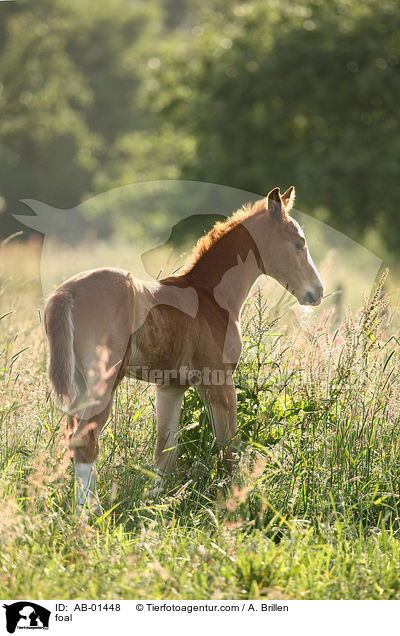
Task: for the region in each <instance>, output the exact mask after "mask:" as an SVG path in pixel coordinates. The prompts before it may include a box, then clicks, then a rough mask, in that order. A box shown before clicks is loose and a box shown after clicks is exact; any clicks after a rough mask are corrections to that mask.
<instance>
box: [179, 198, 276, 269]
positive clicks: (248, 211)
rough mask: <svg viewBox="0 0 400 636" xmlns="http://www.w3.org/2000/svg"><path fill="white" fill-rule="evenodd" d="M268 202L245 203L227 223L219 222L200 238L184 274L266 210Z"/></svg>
mask: <svg viewBox="0 0 400 636" xmlns="http://www.w3.org/2000/svg"><path fill="white" fill-rule="evenodd" d="M265 208H266V200H265V199H261V200H259V201H256V202H255V203H245V204H244V205H242V207H241V208H239V209H238V210H236V212H234V213H233V214H232V215H231V216H229V217H228V218H227V219H226V220H225V221H218V222H217V223H216V224H215V225H214V227H213V228H211V230H210V231H209V232H208V233H207V234H205V235H204V236H202V237H201V238H199V240H198V241H197V243H196V245H195V246H194V248H193V251H192V255H191V257H190V259H189V261H188V262H187V263H186V265H185V267H184V269H183V271H182V273H183V274H186V273H188V272H189V271H190V270H191V269H193V267H194V266H195V265H196V263H198V262H199V260H200V259H201V258H203V256H204V255H205V254H206V253H207V252H209V251H210V249H211V248H212V247H213V246H214V245H215V244H216V243H217V242H218V241H219V240H220V239H221V238H222V237H223V236H225V235H226V234H228V233H229V232H230V231H231V230H233V229H234V228H235V227H237V226H238V225H240V224H241V223H242V222H243V221H244V220H245V219H247V218H248V217H249V216H252V215H253V214H256V213H257V212H260V211H261V210H265Z"/></svg>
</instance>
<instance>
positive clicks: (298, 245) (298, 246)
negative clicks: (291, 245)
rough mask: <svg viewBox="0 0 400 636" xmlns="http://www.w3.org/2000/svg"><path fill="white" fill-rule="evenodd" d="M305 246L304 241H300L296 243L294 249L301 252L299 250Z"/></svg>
mask: <svg viewBox="0 0 400 636" xmlns="http://www.w3.org/2000/svg"><path fill="white" fill-rule="evenodd" d="M304 246H305V242H304V241H303V242H301V243H296V250H299V252H301V250H303V249H304Z"/></svg>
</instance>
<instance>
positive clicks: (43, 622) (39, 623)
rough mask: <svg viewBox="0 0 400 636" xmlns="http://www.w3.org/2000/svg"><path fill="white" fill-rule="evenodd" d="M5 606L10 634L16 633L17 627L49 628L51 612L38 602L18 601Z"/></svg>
mask: <svg viewBox="0 0 400 636" xmlns="http://www.w3.org/2000/svg"><path fill="white" fill-rule="evenodd" d="M3 607H4V608H5V610H6V627H7V631H8V633H9V634H14V632H15V630H16V629H49V619H50V614H51V612H50V611H49V610H48V609H46V608H45V607H42V606H41V605H37V603H32V601H17V602H16V603H11V605H3Z"/></svg>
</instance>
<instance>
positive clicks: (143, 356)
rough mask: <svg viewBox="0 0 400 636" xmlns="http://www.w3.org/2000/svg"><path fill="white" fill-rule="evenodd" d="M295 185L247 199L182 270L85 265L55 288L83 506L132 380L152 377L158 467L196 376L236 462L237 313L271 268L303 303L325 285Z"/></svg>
mask: <svg viewBox="0 0 400 636" xmlns="http://www.w3.org/2000/svg"><path fill="white" fill-rule="evenodd" d="M294 196H295V192H294V188H293V187H291V188H289V189H288V190H287V191H286V192H285V193H284V194H283V195H281V194H280V191H279V188H275V189H274V190H272V191H271V192H270V193H269V194H268V196H267V197H266V198H265V199H262V200H260V201H257V202H256V203H255V204H254V205H250V204H249V205H247V206H244V207H243V208H242V209H241V210H239V211H237V212H236V213H235V214H234V215H233V216H232V217H230V218H229V219H227V220H226V221H225V222H223V223H217V224H216V225H215V226H214V228H213V229H212V230H211V231H210V232H209V233H208V234H207V235H206V236H204V237H203V238H201V239H200V240H199V242H198V243H197V245H196V247H195V249H194V252H193V256H192V259H191V261H190V262H189V264H188V265H187V266H186V268H185V269H184V270H183V272H182V273H180V274H178V275H175V276H169V277H167V278H164V279H161V280H160V281H158V282H143V281H140V280H137V279H135V278H133V276H132V275H131V274H130V273H129V272H127V271H124V270H120V269H113V268H107V269H97V270H93V271H89V272H83V273H81V274H78V275H77V276H74V277H73V278H71V279H69V280H68V281H66V282H65V283H63V284H62V285H61V286H60V287H59V288H58V289H57V290H56V291H55V292H54V294H53V295H52V296H51V297H50V299H49V300H48V302H47V305H46V309H45V325H46V331H47V337H48V340H49V348H50V369H49V375H50V379H51V382H52V384H53V387H54V390H55V393H56V395H57V398H58V400H59V402H60V403H61V404H62V405H63V406H64V408H66V409H67V410H68V412H69V414H70V418H71V419H72V420H73V422H74V423H75V432H74V434H73V436H72V438H71V440H70V448H71V449H73V451H74V462H75V477H76V481H77V510H78V512H79V511H81V510H82V507H83V506H84V505H85V504H87V505H88V507H89V508H90V509H92V510H95V509H99V508H100V506H99V501H98V497H97V493H96V487H95V477H96V472H95V470H96V468H95V467H96V459H97V456H98V453H99V437H100V433H101V431H102V429H103V428H104V426H105V424H106V422H107V419H108V416H109V414H110V410H111V406H112V402H113V396H114V392H115V389H116V388H117V386H118V384H119V382H120V381H121V380H122V378H123V377H124V376H125V375H127V376H130V377H134V378H138V379H142V380H146V381H148V382H153V383H155V384H156V413H157V443H156V449H155V464H156V471H157V473H158V474H159V475H160V481H159V483H158V486H159V487H160V486H161V479H162V476H164V475H166V474H168V473H169V472H170V471H171V470H172V469H173V467H174V464H175V461H176V454H177V449H176V446H177V441H176V438H177V432H178V424H179V416H180V410H181V405H182V400H183V396H184V393H185V391H186V390H187V388H188V387H189V386H190V385H196V386H197V388H198V390H199V392H200V395H201V396H203V397H204V399H205V400H206V402H207V404H208V405H209V406H210V413H211V419H212V424H213V429H214V434H215V437H216V439H217V442H218V444H219V445H220V446H221V447H224V449H225V455H224V461H225V465H226V466H227V468H228V469H230V468H231V466H232V461H233V456H232V451H233V450H234V447H235V443H236V433H237V422H236V393H235V387H234V385H233V381H232V374H233V372H234V370H235V368H236V365H237V363H238V361H239V357H240V354H241V348H242V342H241V332H240V311H241V308H242V306H243V303H244V302H245V300H246V298H247V295H248V294H249V291H250V289H251V287H252V285H253V283H254V282H255V280H256V279H257V278H258V276H260V274H267V275H269V276H272V277H273V278H274V279H275V280H277V281H278V282H279V283H280V284H281V285H283V287H285V288H286V289H288V290H289V291H290V292H291V293H292V294H293V295H294V296H295V297H296V298H297V299H298V301H299V302H300V303H301V304H303V305H319V304H320V302H321V300H322V295H323V286H322V283H321V279H320V277H319V275H318V272H317V270H316V268H315V266H314V264H313V262H312V260H311V257H310V255H309V252H308V248H307V245H306V241H305V238H304V234H303V232H302V230H301V229H300V226H299V225H298V223H297V222H296V221H295V220H293V219H292V218H291V217H290V216H289V212H290V210H291V208H292V206H293V203H294Z"/></svg>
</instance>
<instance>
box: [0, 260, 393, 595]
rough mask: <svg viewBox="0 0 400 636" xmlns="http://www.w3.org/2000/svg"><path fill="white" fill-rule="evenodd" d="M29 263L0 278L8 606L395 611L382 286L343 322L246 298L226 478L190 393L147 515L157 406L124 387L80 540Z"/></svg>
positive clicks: (2, 582)
mask: <svg viewBox="0 0 400 636" xmlns="http://www.w3.org/2000/svg"><path fill="white" fill-rule="evenodd" d="M26 250H28V248H26ZM24 254H25V259H26V260H25V261H24V260H23V259H22V258H20V257H21V254H19V258H18V262H17V259H16V260H15V263H14V265H15V269H14V273H13V274H12V275H11V274H10V275H8V274H7V275H6V274H5V273H4V271H1V272H0V284H1V287H2V295H1V296H0V302H1V310H0V316H2V315H3V314H6V313H7V312H8V311H11V310H12V311H13V313H11V314H8V315H7V316H4V317H3V318H1V319H0V488H1V491H2V492H1V498H2V506H3V510H2V515H1V516H0V594H1V596H2V597H3V598H6V597H7V598H37V599H41V598H42V599H45V598H60V599H63V598H101V599H107V598H114V599H115V598H153V599H157V598H165V599H196V598H197V599H210V598H213V599H232V598H242V599H247V598H250V599H254V598H288V599H290V598H295V599H297V598H300V599H341V598H346V599H369V598H374V599H397V598H400V576H399V562H400V542H399V538H398V537H399V530H400V523H399V519H400V515H399V496H400V442H399V436H398V424H399V410H400V409H399V406H400V390H399V386H400V385H399V342H398V340H397V339H396V337H395V334H396V333H398V329H397V327H396V320H397V318H396V312H395V307H394V306H393V303H391V304H389V305H388V306H386V301H385V298H384V296H383V295H382V291H381V289H380V288H379V289H378V291H377V293H376V295H375V296H374V297H373V298H372V299H369V300H368V301H367V300H366V301H365V303H364V306H363V307H362V308H361V309H360V311H359V312H358V313H357V314H355V315H351V314H350V313H347V315H346V316H345V318H344V320H343V322H340V324H338V319H337V318H336V317H335V315H334V314H328V313H326V312H324V311H323V310H322V312H320V313H319V314H317V313H316V314H315V316H314V317H311V318H310V317H309V318H307V324H306V326H304V325H302V326H300V325H299V324H298V323H296V321H293V319H290V320H289V316H288V315H287V314H285V315H283V316H281V317H279V316H277V315H275V314H274V315H272V314H271V312H270V311H269V306H268V304H267V302H266V301H265V299H263V297H262V296H261V295H260V294H259V293H256V294H255V295H254V296H253V297H252V298H251V299H250V301H249V303H248V305H247V307H246V309H245V312H244V316H243V336H244V352H243V356H242V360H241V364H240V368H239V369H238V372H237V374H236V383H237V387H238V416H239V428H240V439H241V442H240V456H239V460H238V467H237V470H236V472H235V474H234V476H233V479H232V480H230V479H229V477H228V475H227V474H226V473H225V472H224V470H223V467H222V461H221V457H220V454H219V452H218V450H217V449H216V447H215V444H214V442H213V438H212V435H211V431H210V425H209V423H208V421H207V416H206V409H205V408H204V406H203V405H202V404H201V402H200V400H199V398H198V396H197V394H196V392H195V390H191V391H189V392H188V393H187V396H186V398H185V402H184V407H183V413H182V419H181V429H182V432H181V436H180V439H179V446H180V456H179V460H178V466H177V471H176V473H175V474H174V475H173V476H172V477H171V479H170V481H169V482H168V485H167V489H166V491H165V493H164V494H163V495H162V496H160V497H158V498H157V499H154V498H153V497H152V495H151V489H152V485H153V476H152V453H153V449H154V441H155V414H154V391H153V388H152V387H149V386H147V385H146V384H144V383H139V382H137V383H134V382H132V381H129V382H128V381H124V382H123V383H122V384H121V386H120V388H119V390H118V395H117V400H116V403H115V407H114V409H113V413H112V416H111V419H110V421H109V423H108V425H107V428H106V430H105V431H104V434H103V436H102V443H101V454H100V458H99V463H98V468H99V481H98V486H99V495H100V500H101V502H102V505H103V507H104V509H105V513H104V514H103V516H102V517H100V518H99V519H97V520H96V519H92V520H91V521H90V523H89V524H84V523H82V522H81V521H80V520H79V519H77V518H76V517H75V516H74V510H73V504H72V501H73V487H74V486H73V479H72V466H71V461H70V458H69V455H68V451H67V449H66V444H65V418H64V416H63V414H62V413H61V412H60V411H59V410H58V409H56V408H55V407H54V405H53V403H52V401H51V399H50V397H49V390H50V387H49V384H48V380H47V376H46V345H45V338H44V333H43V327H42V323H41V311H38V309H39V310H40V306H41V305H40V301H39V297H38V289H37V282H35V280H36V279H35V278H34V276H33V274H32V271H33V270H32V266H31V267H30V266H29V258H30V257H29V254H28V253H25V252H24ZM11 270H12V268H10V271H11ZM283 313H284V312H283ZM292 318H293V317H292ZM289 325H290V326H289ZM393 334H394V335H393Z"/></svg>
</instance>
